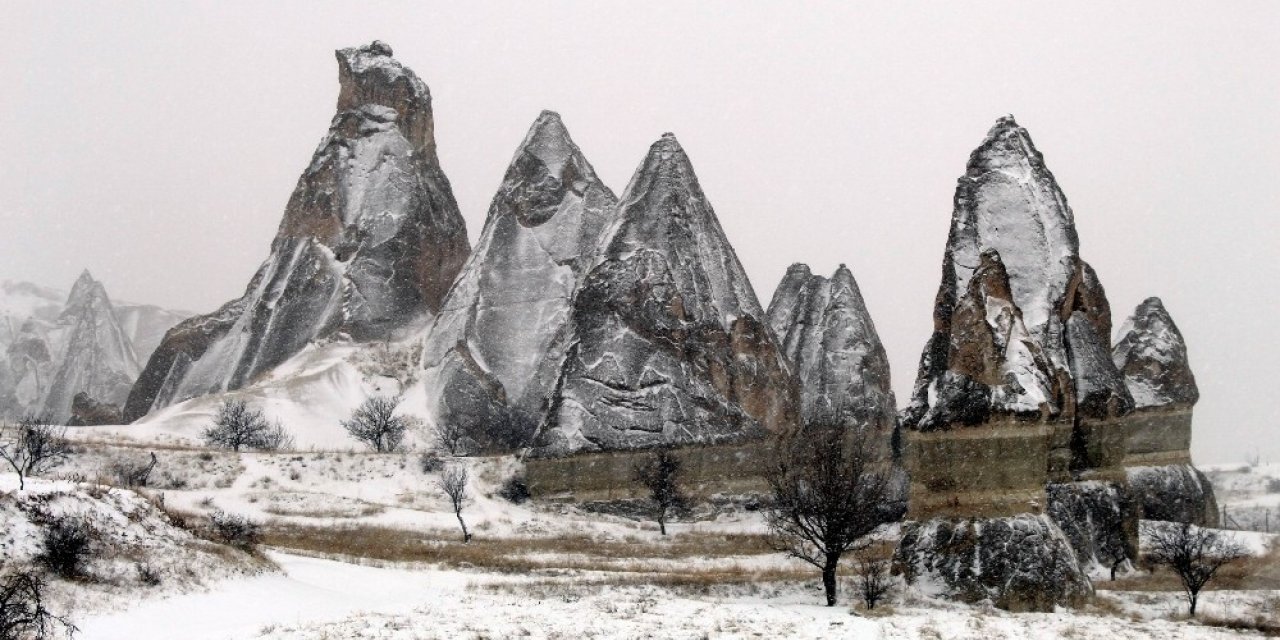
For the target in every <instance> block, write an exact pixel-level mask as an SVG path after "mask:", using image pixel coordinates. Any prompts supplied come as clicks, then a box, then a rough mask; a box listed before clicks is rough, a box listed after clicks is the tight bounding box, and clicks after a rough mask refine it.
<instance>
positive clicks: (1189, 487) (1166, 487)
mask: <svg viewBox="0 0 1280 640" xmlns="http://www.w3.org/2000/svg"><path fill="white" fill-rule="evenodd" d="M1111 355H1112V359H1113V362H1114V363H1115V366H1116V368H1117V369H1118V370H1119V371H1120V372H1122V373H1123V375H1124V384H1125V386H1126V387H1127V388H1128V390H1129V393H1130V394H1132V396H1133V400H1134V404H1135V405H1136V407H1137V410H1136V411H1135V412H1134V414H1133V415H1132V416H1131V418H1130V419H1129V421H1128V423H1127V432H1126V436H1127V450H1126V455H1125V458H1124V466H1125V468H1126V471H1127V473H1128V478H1129V483H1130V485H1131V486H1132V487H1133V491H1134V493H1135V494H1136V495H1137V499H1138V501H1139V503H1140V504H1141V506H1142V514H1143V517H1144V518H1147V519H1150V520H1171V521H1177V522H1181V521H1190V522H1194V523H1196V524H1204V525H1216V524H1217V523H1218V507H1217V500H1216V499H1215V497H1214V494H1213V486H1212V485H1211V484H1210V483H1209V480H1208V479H1207V478H1206V477H1205V476H1204V474H1203V473H1201V472H1200V471H1199V470H1198V469H1196V468H1195V467H1193V466H1192V465H1191V422H1192V409H1193V407H1194V406H1195V403H1196V401H1198V400H1199V399H1200V390H1199V388H1198V387H1197V386H1196V378H1195V375H1194V374H1192V372H1191V364H1190V362H1189V360H1188V358H1187V345H1186V341H1185V340H1183V337H1182V333H1181V332H1180V331H1178V327H1177V325H1176V324H1174V322H1173V318H1172V317H1171V316H1170V315H1169V312H1168V311H1166V310H1165V308H1164V304H1163V303H1162V302H1161V301H1160V299H1159V298H1147V299H1146V300H1144V301H1143V302H1142V304H1140V305H1138V308H1137V309H1135V310H1134V313H1133V316H1132V317H1131V318H1129V319H1128V320H1127V321H1125V323H1124V325H1123V326H1122V327H1121V328H1120V333H1119V338H1118V339H1117V341H1116V346H1115V349H1114V350H1113V351H1112V354H1111Z"/></svg>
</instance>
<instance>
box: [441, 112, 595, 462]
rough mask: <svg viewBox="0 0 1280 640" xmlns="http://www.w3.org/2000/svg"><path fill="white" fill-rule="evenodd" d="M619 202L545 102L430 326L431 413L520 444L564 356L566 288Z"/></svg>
mask: <svg viewBox="0 0 1280 640" xmlns="http://www.w3.org/2000/svg"><path fill="white" fill-rule="evenodd" d="M616 204H617V198H616V197H615V196H614V195H613V192H612V191H610V190H609V188H608V187H606V186H605V185H604V183H603V182H602V181H601V180H600V178H599V177H598V176H597V175H596V173H595V170H594V169H593V168H592V167H591V163H589V162H588V161H587V159H586V157H585V156H583V154H582V152H581V151H580V150H579V149H578V146H577V145H576V144H574V142H573V140H572V139H571V138H570V137H569V132H568V130H567V129H565V126H564V123H563V122H561V120H560V116H559V115H558V114H556V113H553V112H550V111H544V112H542V114H541V115H540V116H538V119H537V120H536V121H535V122H534V123H533V126H532V127H530V129H529V133H528V135H527V136H526V137H525V139H524V141H523V142H522V143H521V144H520V147H519V148H518V149H517V150H516V153H515V156H514V157H513V158H512V160H511V164H510V166H509V167H508V168H507V173H506V176H505V177H504V178H503V181H502V185H501V186H500V187H499V188H498V192H497V194H496V195H495V196H494V198H493V203H492V204H491V205H490V206H489V216H488V219H487V220H486V221H485V226H484V230H483V231H482V232H481V234H480V240H479V241H478V242H477V244H476V248H475V251H474V252H472V254H471V257H470V258H469V259H468V260H467V264H466V265H465V266H464V267H463V269H462V272H461V274H460V275H459V276H458V279H457V281H456V282H455V283H454V285H453V287H452V288H451V289H450V290H449V294H448V295H447V296H446V297H445V300H444V302H443V303H442V305H441V309H440V313H439V314H438V315H437V316H436V320H435V322H434V324H433V325H432V327H431V330H430V331H429V333H428V334H427V338H426V341H425V346H424V348H423V366H424V367H425V369H426V371H425V375H424V376H423V390H424V392H425V394H426V399H427V413H428V416H429V417H430V419H431V420H433V421H450V422H455V423H459V424H461V425H463V426H464V428H465V429H466V430H467V432H468V433H469V434H471V437H472V438H473V439H474V440H475V441H476V443H477V444H479V445H480V447H481V448H483V449H486V450H494V449H497V450H511V449H514V448H515V447H519V446H524V445H526V444H527V443H528V440H529V438H530V436H531V435H532V433H533V430H534V428H535V427H536V426H537V424H538V422H539V421H540V419H541V417H542V414H543V412H544V411H545V410H546V398H547V396H548V395H549V394H550V393H551V390H552V387H553V386H554V385H555V379H556V375H557V373H558V367H559V365H560V362H561V360H562V359H563V358H564V351H565V349H566V347H567V341H566V337H567V336H566V331H565V328H566V325H567V323H568V321H569V313H570V307H571V304H572V300H573V296H574V294H575V292H576V291H577V288H578V286H579V284H580V283H581V281H582V278H583V277H584V276H585V275H586V273H587V271H588V270H590V268H591V267H592V266H593V265H594V262H595V261H596V258H597V256H598V253H599V251H600V248H601V240H602V237H603V234H604V233H605V232H606V231H607V230H608V228H609V223H610V222H611V221H612V219H613V216H614V213H615V206H616Z"/></svg>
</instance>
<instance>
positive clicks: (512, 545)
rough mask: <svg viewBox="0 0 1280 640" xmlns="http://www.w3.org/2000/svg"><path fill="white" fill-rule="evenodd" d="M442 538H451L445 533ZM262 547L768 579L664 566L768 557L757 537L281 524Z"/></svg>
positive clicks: (517, 567)
mask: <svg viewBox="0 0 1280 640" xmlns="http://www.w3.org/2000/svg"><path fill="white" fill-rule="evenodd" d="M448 535H450V537H454V535H453V533H452V532H450V533H449V534H448ZM263 544H265V545H268V546H272V547H279V548H283V549H288V550H290V551H297V552H304V553H309V554H314V555H321V556H325V557H337V558H361V559H369V560H374V561H382V562H410V563H426V564H435V565H442V566H446V567H452V568H463V569H466V568H476V569H484V570H488V571H495V572H500V573H520V574H529V573H537V574H540V575H549V576H556V575H563V574H564V573H565V572H583V571H594V572H609V573H619V574H645V575H646V577H645V579H644V580H642V581H641V582H644V583H646V584H668V585H671V586H677V585H685V586H696V585H700V584H711V583H726V582H730V583H731V582H745V581H756V580H760V579H763V578H767V577H768V576H762V575H761V574H762V573H769V572H768V571H764V572H762V571H758V570H752V569H746V568H743V567H741V566H739V565H736V564H731V565H729V566H716V567H711V568H709V567H707V566H705V563H703V566H698V567H695V566H690V567H689V568H688V569H685V568H680V569H679V570H676V569H673V568H671V566H670V565H672V564H673V562H678V561H680V560H691V559H695V558H697V559H714V558H730V557H741V556H751V555H761V554H770V553H773V550H772V549H770V548H769V546H768V543H767V540H766V539H765V538H764V536H759V535H747V534H706V533H704V534H680V535H674V536H671V537H670V539H669V540H666V541H663V542H660V543H654V542H652V541H649V540H644V539H641V538H627V539H623V540H601V539H596V538H592V537H588V536H566V537H561V538H478V539H473V540H472V541H471V542H470V543H468V544H463V543H462V542H461V541H459V540H442V539H440V538H439V537H436V536H433V535H430V534H423V533H421V532H416V531H407V530H403V529H395V528H389V527H376V526H351V527H316V526H308V525H298V524H280V523H276V524H273V525H271V526H269V527H267V529H266V530H265V531H264V536H263ZM664 561H666V562H664ZM664 565H665V566H664ZM787 575H788V576H790V575H791V574H789V573H788V574H787ZM613 579H615V580H625V578H613Z"/></svg>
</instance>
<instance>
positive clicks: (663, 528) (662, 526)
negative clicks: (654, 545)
mask: <svg viewBox="0 0 1280 640" xmlns="http://www.w3.org/2000/svg"><path fill="white" fill-rule="evenodd" d="M658 532H659V533H661V534H662V535H664V536H665V535H667V516H666V514H660V515H659V516H658Z"/></svg>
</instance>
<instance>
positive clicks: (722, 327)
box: [535, 134, 798, 454]
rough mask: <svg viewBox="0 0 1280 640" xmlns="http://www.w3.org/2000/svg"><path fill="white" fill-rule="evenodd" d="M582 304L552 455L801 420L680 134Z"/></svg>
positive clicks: (546, 450)
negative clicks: (681, 145) (678, 140)
mask: <svg viewBox="0 0 1280 640" xmlns="http://www.w3.org/2000/svg"><path fill="white" fill-rule="evenodd" d="M618 206H619V213H618V216H619V219H618V222H617V227H616V231H614V232H613V234H612V237H611V240H610V241H609V245H608V248H607V249H606V250H605V252H604V255H603V261H602V262H601V264H600V265H599V266H597V267H596V268H595V269H593V270H592V271H591V273H590V274H589V275H588V276H587V279H586V281H585V282H584V283H583V285H582V286H581V288H580V289H579V291H578V295H577V297H576V298H575V300H574V305H573V314H572V326H573V336H572V338H571V342H570V344H571V346H570V347H569V350H568V353H567V354H566V357H565V361H564V364H563V367H562V368H561V372H560V379H559V381H558V382H557V385H556V389H555V393H554V394H553V396H552V399H551V407H550V411H549V413H548V415H547V418H546V420H545V421H544V423H543V425H542V426H541V427H540V429H539V433H538V435H537V436H536V439H535V447H536V448H537V450H538V452H539V453H542V454H559V453H566V452H572V451H580V450H608V449H628V448H638V447H647V446H654V445H660V444H676V443H690V442H711V441H725V440H731V439H738V438H742V437H747V436H751V435H755V434H763V433H765V432H766V431H779V430H783V429H787V428H791V427H793V426H794V425H795V424H796V422H797V417H798V416H797V413H798V401H797V389H796V385H795V384H794V378H793V377H792V375H791V372H790V371H789V369H788V367H787V364H786V362H785V360H784V358H783V356H782V354H781V352H780V350H779V348H778V346H777V344H776V343H775V342H774V338H773V332H772V331H771V330H770V329H769V327H768V325H767V324H765V315H764V310H763V309H761V308H760V303H759V302H758V301H757V299H756V296H755V293H754V291H752V288H751V283H750V282H749V281H748V280H747V275H746V273H745V271H744V270H743V268H742V265H741V263H739V262H738V258H737V255H735V253H734V251H733V248H732V247H731V246H730V245H729V241H728V239H727V238H726V237H725V234H724V230H723V229H721V227H720V223H719V222H718V221H717V219H716V216H715V212H714V210H713V209H712V208H711V204H710V203H709V202H708V201H707V199H706V195H705V194H703V192H702V188H701V187H700V186H699V185H698V180H697V177H696V176H695V175H694V172H693V167H692V165H691V164H690V163H689V158H688V156H686V155H685V152H684V150H683V149H682V148H681V147H680V144H679V143H678V142H677V141H676V139H675V136H673V135H671V134H666V135H664V136H663V137H662V138H661V139H660V140H658V141H657V142H655V143H654V144H653V145H652V146H651V147H650V149H649V153H648V155H647V156H646V158H645V160H644V162H643V163H641V165H640V168H639V169H638V170H637V171H636V173H635V176H634V177H633V178H632V180H631V183H630V184H629V185H628V187H627V189H626V192H625V193H624V194H623V196H622V198H621V199H620V202H619V205H618Z"/></svg>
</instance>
